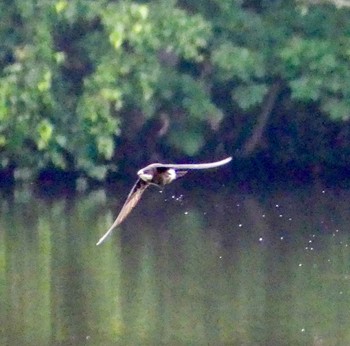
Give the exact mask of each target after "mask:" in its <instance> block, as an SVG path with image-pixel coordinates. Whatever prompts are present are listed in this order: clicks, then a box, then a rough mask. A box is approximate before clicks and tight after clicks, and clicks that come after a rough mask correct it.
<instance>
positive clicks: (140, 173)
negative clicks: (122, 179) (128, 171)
mask: <svg viewBox="0 0 350 346" xmlns="http://www.w3.org/2000/svg"><path fill="white" fill-rule="evenodd" d="M137 175H138V176H139V177H140V178H141V179H142V180H143V181H146V182H149V181H151V180H152V179H153V174H147V173H145V172H144V171H143V169H140V170H139V171H138V172H137Z"/></svg>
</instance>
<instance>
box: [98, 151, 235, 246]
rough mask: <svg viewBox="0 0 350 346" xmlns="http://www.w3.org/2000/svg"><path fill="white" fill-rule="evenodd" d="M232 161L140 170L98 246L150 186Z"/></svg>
mask: <svg viewBox="0 0 350 346" xmlns="http://www.w3.org/2000/svg"><path fill="white" fill-rule="evenodd" d="M231 160H232V157H228V158H226V159H224V160H221V161H217V162H210V163H196V164H173V163H169V164H165V163H152V164H151V165H148V166H146V167H145V168H142V169H140V170H139V171H138V172H137V175H138V176H139V178H138V179H137V181H136V183H135V185H134V186H133V188H132V189H131V191H130V193H129V195H128V197H127V199H126V201H125V203H124V205H123V207H122V209H121V211H120V213H119V215H118V217H117V218H116V219H115V221H114V222H113V225H112V226H111V227H110V228H109V230H108V231H107V232H106V233H105V234H104V235H103V237H102V238H101V239H100V240H99V241H98V242H97V244H96V245H100V244H101V243H103V242H104V241H105V239H106V238H107V237H108V235H109V234H110V233H111V232H112V231H113V229H114V228H115V227H117V226H118V225H120V224H121V223H122V222H123V221H124V219H125V218H126V217H127V216H128V215H129V213H130V212H131V210H132V209H133V208H134V207H135V206H136V204H137V203H138V202H139V200H140V198H141V196H142V194H143V193H144V191H145V190H146V189H147V187H148V186H150V185H156V186H159V187H163V186H164V185H167V184H170V183H171V182H172V181H174V180H175V179H177V178H180V177H183V176H184V175H185V174H186V173H187V170H190V169H208V168H214V167H219V166H222V165H226V164H227V163H229V162H230V161H231Z"/></svg>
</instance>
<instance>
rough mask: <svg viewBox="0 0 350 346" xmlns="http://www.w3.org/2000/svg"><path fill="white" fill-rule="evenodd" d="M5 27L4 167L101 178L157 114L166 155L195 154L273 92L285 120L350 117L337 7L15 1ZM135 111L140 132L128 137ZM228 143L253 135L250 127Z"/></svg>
mask: <svg viewBox="0 0 350 346" xmlns="http://www.w3.org/2000/svg"><path fill="white" fill-rule="evenodd" d="M0 19H1V21H0V37H1V43H0V48H1V49H0V66H1V71H0V152H1V154H2V157H3V158H2V159H1V167H2V168H6V165H8V166H10V165H13V164H14V165H15V166H16V167H18V168H25V169H29V170H31V171H32V172H35V171H37V170H40V169H42V168H46V167H55V168H58V169H63V170H71V171H72V170H75V171H79V172H81V173H82V174H85V175H87V176H90V177H93V178H96V179H104V178H105V176H106V174H107V173H108V170H115V169H116V167H115V164H113V161H114V160H116V159H119V160H120V159H123V154H122V153H123V152H125V151H128V152H130V151H131V149H130V148H128V150H125V148H122V147H121V143H136V142H137V137H138V135H139V133H138V132H140V131H141V132H142V130H144V129H147V127H150V128H151V125H152V124H153V122H154V121H155V120H156V119H157V118H158V114H159V113H160V112H163V113H166V115H167V118H168V119H169V124H168V126H167V128H166V130H165V132H164V134H163V135H162V136H164V138H163V139H162V143H164V144H166V145H167V146H168V147H169V148H171V149H174V150H175V151H176V152H178V153H184V154H186V155H196V154H198V153H199V152H200V151H201V150H202V148H203V146H204V144H205V143H206V142H207V139H208V137H209V138H210V137H211V136H212V137H216V136H217V133H216V132H217V131H218V129H219V128H220V124H221V121H222V120H223V117H224V115H226V116H230V117H237V119H238V117H244V116H246V115H247V114H251V113H253V112H254V113H257V114H259V112H260V110H261V109H262V107H264V102H266V101H265V99H266V95H267V93H268V92H269V90H270V88H271V87H272V85H274V84H275V83H276V81H278V82H281V85H283V90H285V91H287V93H286V95H284V100H285V99H286V98H288V102H285V103H284V104H290V105H291V107H292V108H293V107H296V106H300V105H303V106H304V108H305V109H307V107H308V106H310V105H313V106H314V105H316V106H317V108H318V109H319V110H320V111H321V112H323V113H324V114H325V115H327V116H329V117H330V118H331V119H332V120H340V119H344V120H346V119H349V117H350V69H349V60H350V51H349V48H348V47H349V46H350V38H349V35H348V33H349V32H350V21H349V20H348V19H349V10H348V9H345V8H344V9H336V8H335V7H331V6H323V5H320V6H314V7H309V8H308V7H306V6H305V5H304V6H303V7H300V6H297V4H295V3H293V2H266V1H262V2H242V1H230V0H212V1H210V2H201V1H198V0H187V1H181V2H180V1H179V2H178V1H175V0H172V1H130V0H121V1H109V0H100V1H83V0H71V1H67V0H58V1H54V2H52V1H49V0H43V1H40V2H37V1H34V0H29V1H25V2H23V1H19V0H15V1H12V2H6V3H1V4H0ZM221 90H223V92H222V93H221ZM222 95H224V96H222ZM135 112H137V113H139V114H140V117H139V118H138V120H137V121H138V124H130V123H131V122H133V121H134V120H131V114H132V113H135ZM237 113H239V114H240V115H239V116H238V115H236V114H237ZM310 116H313V114H312V113H310ZM235 119H236V118H235ZM237 119H236V120H237ZM236 120H235V122H236V123H241V124H245V122H244V121H243V120H242V119H238V120H237V121H236ZM130 125H133V126H134V128H135V129H136V130H134V132H132V133H131V134H130V133H127V131H126V130H125V129H126V128H128V126H129V127H130ZM247 126H251V122H249V124H248V125H247ZM225 131H226V132H227V133H229V132H230V131H231V129H224V132H225ZM235 131H236V133H239V132H242V133H248V132H249V133H251V131H250V130H249V131H247V129H246V128H245V127H244V125H243V126H242V128H239V129H235ZM130 136H133V138H130ZM179 138H181V140H180V141H179V140H178V139H179ZM230 138H231V137H230ZM156 140H157V138H155V141H156ZM235 140H236V138H234V139H233V141H232V143H229V144H230V145H233V142H234V141H235ZM272 145H273V143H272ZM132 149H133V151H134V152H135V151H139V150H140V148H138V147H135V148H132ZM141 149H142V150H147V149H148V148H146V147H145V148H144V147H142V148H141ZM213 149H215V148H213ZM148 156H151V153H148Z"/></svg>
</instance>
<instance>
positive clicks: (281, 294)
mask: <svg viewBox="0 0 350 346" xmlns="http://www.w3.org/2000/svg"><path fill="white" fill-rule="evenodd" d="M114 194H115V196H117V197H114V198H113V197H112V196H111V195H106V194H105V192H104V191H102V190H101V191H94V192H92V193H89V194H86V195H81V196H75V197H60V198H55V199H43V198H39V197H37V196H35V195H34V194H32V193H30V192H28V191H23V190H22V191H16V192H15V193H14V194H12V195H10V196H8V195H3V196H2V198H1V202H0V207H1V209H0V328H1V330H0V332H1V333H0V344H3V345H5V344H9V345H16V344H17V345H20V344H26V345H32V344H33V345H39V344H42V345H58V344H59V345H73V344H74V345H79V344H82V345H86V344H91V345H102V344H103V345H109V344H111V345H112V344H113V345H147V344H149V345H161V344H164V345H321V344H322V345H349V344H350V327H349V326H350V309H349V306H350V266H349V263H350V237H349V234H350V233H349V232H350V229H349V224H350V207H349V200H350V191H348V190H340V189H338V190H337V189H329V188H323V187H322V186H313V187H307V188H299V189H294V190H288V191H286V190H283V189H279V190H275V191H273V192H264V193H243V192H240V191H239V190H238V191H236V192H232V190H230V189H228V188H227V187H225V186H222V187H218V188H216V189H215V191H210V192H208V191H206V190H203V189H198V190H195V191H188V190H186V189H185V188H183V187H182V186H181V184H178V185H177V186H176V187H171V188H169V189H167V190H165V191H164V192H163V193H159V191H158V190H157V189H153V191H152V190H151V189H150V190H149V191H147V192H146V193H145V196H144V198H143V200H142V203H140V204H139V205H138V206H137V208H136V209H135V210H134V211H133V213H132V214H131V215H130V217H129V218H128V219H127V220H126V221H125V223H124V224H123V225H122V227H120V228H119V229H118V230H117V231H116V232H114V234H113V235H112V237H110V238H109V239H108V240H107V241H106V243H104V244H103V245H101V246H99V247H96V245H95V244H96V241H97V240H98V239H99V237H100V236H101V235H102V234H103V233H104V232H105V231H106V229H107V228H108V227H109V226H110V224H111V222H112V221H113V219H114V217H115V216H116V213H117V211H118V208H119V207H120V205H121V204H122V203H123V198H124V197H125V195H126V194H127V191H124V190H123V191H115V193H114ZM119 196H120V197H121V199H119Z"/></svg>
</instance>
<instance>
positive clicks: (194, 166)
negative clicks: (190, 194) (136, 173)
mask: <svg viewBox="0 0 350 346" xmlns="http://www.w3.org/2000/svg"><path fill="white" fill-rule="evenodd" d="M231 160H232V157H228V158H226V159H224V160H221V161H217V162H209V163H194V164H186V163H185V164H176V163H153V164H151V165H149V166H147V167H145V168H143V169H149V168H157V167H164V168H174V169H207V168H214V167H219V166H222V165H226V163H229V162H230V161H231Z"/></svg>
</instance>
